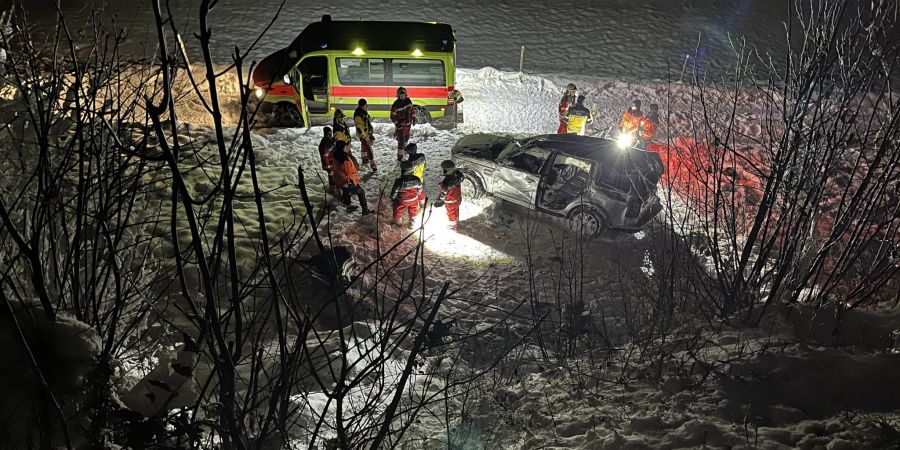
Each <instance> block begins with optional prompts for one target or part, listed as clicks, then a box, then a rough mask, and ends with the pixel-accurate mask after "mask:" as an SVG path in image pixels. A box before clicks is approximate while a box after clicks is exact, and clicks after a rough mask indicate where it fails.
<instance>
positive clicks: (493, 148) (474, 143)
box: [450, 134, 513, 161]
mask: <svg viewBox="0 0 900 450" xmlns="http://www.w3.org/2000/svg"><path fill="white" fill-rule="evenodd" d="M511 142H513V138H511V137H508V136H497V135H493V134H470V135H468V136H464V137H462V138H461V139H460V140H458V141H457V142H456V145H454V146H453V148H452V149H450V154H451V155H453V156H467V157H470V158H478V159H486V160H489V161H493V160H495V159H497V156H498V155H499V154H500V152H502V151H503V149H504V148H506V146H508V145H509V144H510V143H511Z"/></svg>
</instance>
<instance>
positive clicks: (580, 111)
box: [563, 95, 594, 136]
mask: <svg viewBox="0 0 900 450" xmlns="http://www.w3.org/2000/svg"><path fill="white" fill-rule="evenodd" d="M563 121H564V122H565V123H566V130H567V131H566V132H567V133H569V134H577V135H579V136H584V133H585V130H587V126H588V124H590V123H593V122H594V114H593V113H591V110H590V109H587V107H586V106H584V96H583V95H579V96H578V98H577V99H576V100H575V106H572V107H571V108H569V112H568V113H566V116H565V117H564V118H563Z"/></svg>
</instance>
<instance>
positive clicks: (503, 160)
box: [491, 145, 550, 209]
mask: <svg viewBox="0 0 900 450" xmlns="http://www.w3.org/2000/svg"><path fill="white" fill-rule="evenodd" d="M549 157H550V151H549V150H547V149H544V148H541V147H540V146H538V145H527V146H524V147H518V148H515V149H513V150H512V151H510V152H508V153H506V154H501V155H500V157H498V159H497V169H496V170H494V172H493V174H492V179H491V185H492V188H493V189H492V190H493V193H494V195H495V196H497V197H500V198H502V199H504V200H507V201H509V202H512V203H515V204H518V205H521V206H525V207H528V208H530V209H534V207H535V197H536V195H537V189H538V185H539V184H540V181H541V174H542V173H543V168H544V165H545V164H546V162H547V159H548V158H549Z"/></svg>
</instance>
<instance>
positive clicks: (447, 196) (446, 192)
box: [441, 170, 463, 204]
mask: <svg viewBox="0 0 900 450" xmlns="http://www.w3.org/2000/svg"><path fill="white" fill-rule="evenodd" d="M462 180H463V175H462V172H460V171H458V170H454V171H453V173H451V174H450V175H446V176H444V179H443V180H442V181H441V197H442V198H443V199H444V203H450V204H453V203H459V202H460V200H462Z"/></svg>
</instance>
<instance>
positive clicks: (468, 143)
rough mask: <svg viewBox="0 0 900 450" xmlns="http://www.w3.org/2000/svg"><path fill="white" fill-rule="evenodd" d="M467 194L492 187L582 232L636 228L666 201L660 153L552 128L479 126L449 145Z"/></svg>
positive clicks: (487, 191) (474, 194)
mask: <svg viewBox="0 0 900 450" xmlns="http://www.w3.org/2000/svg"><path fill="white" fill-rule="evenodd" d="M451 154H452V159H453V162H454V163H455V164H456V167H458V168H459V169H460V170H461V171H462V173H463V174H464V176H465V178H464V186H463V192H464V195H471V196H472V197H479V196H481V195H484V194H491V195H493V196H495V197H499V198H501V199H503V200H507V201H509V202H511V203H515V204H518V205H521V206H524V207H526V208H529V209H533V210H536V211H539V212H542V213H546V214H549V215H553V216H559V217H564V218H566V219H569V221H570V222H569V223H570V225H571V226H572V227H573V228H574V229H577V230H579V231H581V232H582V233H583V234H585V235H589V236H597V235H599V234H601V233H603V232H604V231H605V230H607V229H615V230H623V231H631V232H634V231H638V230H640V229H641V228H642V227H644V226H645V225H646V224H647V223H648V222H650V221H651V220H652V219H653V218H654V217H655V216H656V215H657V213H659V211H660V210H661V209H662V205H661V204H660V201H659V197H658V196H657V194H656V183H657V182H658V181H659V178H660V176H661V175H662V173H663V164H662V160H661V159H660V157H659V155H658V154H656V153H653V152H646V151H643V150H639V149H636V148H632V147H624V148H622V147H620V146H619V144H618V143H617V142H616V141H614V140H612V139H606V138H595V137H587V136H577V135H571V134H569V135H565V134H551V135H541V136H534V137H530V138H526V139H515V138H512V137H507V136H497V135H488V134H474V135H469V136H466V137H463V138H462V139H460V140H459V141H458V142H457V143H456V145H454V147H453V149H452V150H451Z"/></svg>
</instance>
